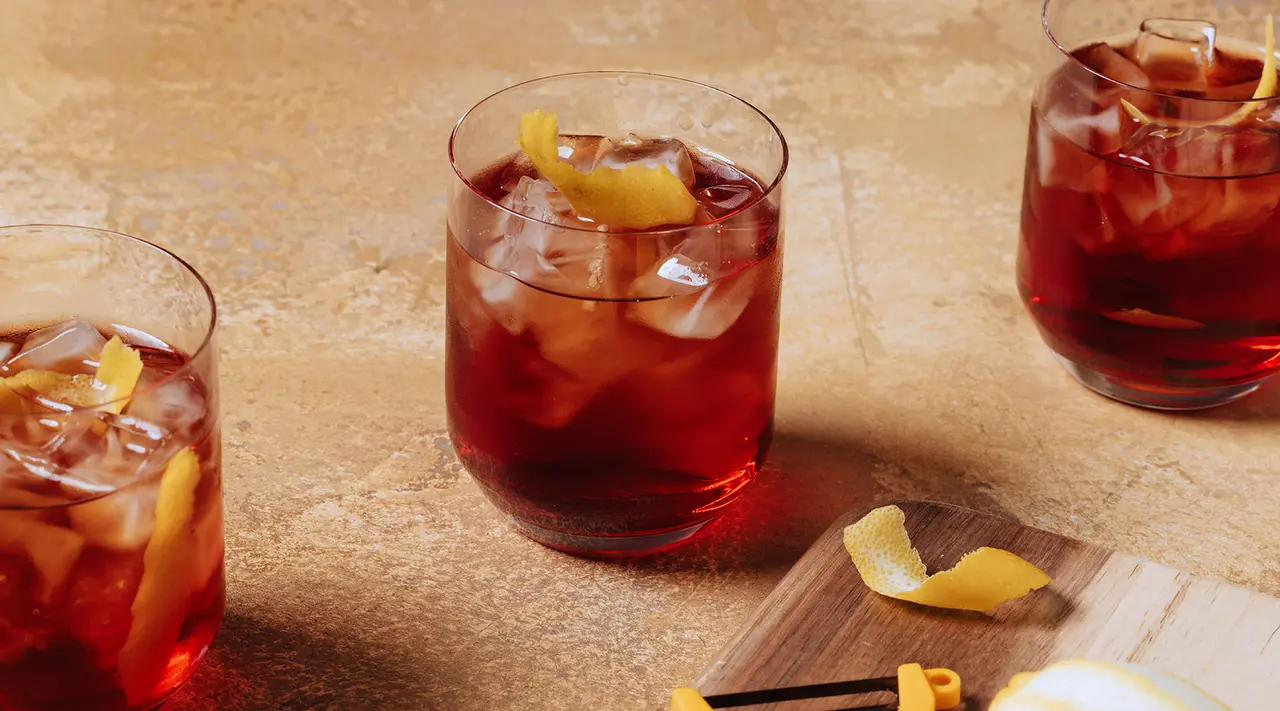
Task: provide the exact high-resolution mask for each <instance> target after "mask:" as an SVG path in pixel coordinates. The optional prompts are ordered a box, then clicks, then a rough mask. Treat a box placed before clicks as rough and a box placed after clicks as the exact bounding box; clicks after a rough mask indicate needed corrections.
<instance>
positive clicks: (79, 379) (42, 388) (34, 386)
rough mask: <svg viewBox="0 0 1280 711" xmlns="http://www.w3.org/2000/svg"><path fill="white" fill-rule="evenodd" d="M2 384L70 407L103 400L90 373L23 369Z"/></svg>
mask: <svg viewBox="0 0 1280 711" xmlns="http://www.w3.org/2000/svg"><path fill="white" fill-rule="evenodd" d="M4 385H5V386H6V387H9V388H12V387H14V386H17V387H23V388H27V389H29V390H33V391H35V393H36V394H37V395H39V396H40V397H41V398H43V399H44V400H46V401H49V402H52V403H57V404H59V405H68V406H70V407H94V406H97V405H101V404H102V403H103V402H104V397H103V395H104V393H103V392H102V391H101V390H99V389H97V388H96V387H94V377H93V376H92V375H68V374H67V373H55V372H53V371H51V370H24V371H22V372H20V373H18V374H17V375H14V376H11V377H9V378H7V379H5V382H4Z"/></svg>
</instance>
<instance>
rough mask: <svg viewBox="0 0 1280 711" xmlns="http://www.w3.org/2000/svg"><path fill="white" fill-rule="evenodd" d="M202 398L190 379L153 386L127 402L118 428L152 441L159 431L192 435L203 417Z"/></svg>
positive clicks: (203, 402) (203, 400)
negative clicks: (139, 431) (126, 417)
mask: <svg viewBox="0 0 1280 711" xmlns="http://www.w3.org/2000/svg"><path fill="white" fill-rule="evenodd" d="M205 406H206V403H205V397H204V394H203V393H201V392H200V389H199V388H198V387H197V386H196V384H195V383H193V382H192V381H191V380H189V379H186V378H174V379H171V380H169V381H167V382H164V383H161V384H159V385H156V386H153V387H151V388H150V389H147V390H145V391H143V392H141V393H139V394H137V395H134V397H133V398H132V399H130V400H129V404H128V405H127V406H125V409H124V414H125V415H127V416H128V417H129V418H133V419H127V420H121V421H120V424H121V426H124V427H127V428H128V429H130V430H132V431H137V430H139V429H141V430H142V432H143V434H144V435H145V436H146V437H147V438H148V439H152V440H154V439H155V438H154V437H153V434H156V430H154V429H153V428H159V429H160V430H162V431H163V432H164V433H166V434H167V435H179V436H189V435H194V434H196V430H197V429H198V428H199V426H200V421H201V420H202V419H203V417H204V414H205Z"/></svg>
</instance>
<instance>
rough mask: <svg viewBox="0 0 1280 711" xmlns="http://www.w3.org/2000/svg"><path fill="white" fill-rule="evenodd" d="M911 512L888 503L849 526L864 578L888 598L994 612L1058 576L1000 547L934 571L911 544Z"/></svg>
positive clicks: (849, 544) (847, 538) (847, 540)
mask: <svg viewBox="0 0 1280 711" xmlns="http://www.w3.org/2000/svg"><path fill="white" fill-rule="evenodd" d="M905 522H906V514H904V513H903V512H902V509H900V508H898V507H897V506H883V507H881V508H878V509H875V510H874V511H871V512H870V513H868V514H867V515H866V516H863V517H862V518H861V519H860V520H859V521H858V522H857V523H854V524H852V525H850V526H848V527H846V528H845V529H844V547H845V549H846V550H847V551H849V556H850V557H851V558H853V564H854V566H855V567H856V568H857V569H858V574H859V575H861V576H862V581H863V582H864V583H866V584H867V587H869V588H871V589H872V590H874V591H875V592H877V593H879V594H881V595H884V596H886V597H892V598H895V599H898V600H905V601H907V602H914V603H916V604H918V605H927V606H929V607H942V608H948V609H952V610H972V611H975V612H990V611H991V610H994V609H995V608H997V607H999V606H1000V605H1001V604H1002V603H1005V602H1008V601H1009V600H1014V599H1016V598H1019V597H1022V596H1023V595H1026V594H1027V593H1029V592H1031V591H1033V590H1038V589H1040V588H1042V587H1044V586H1046V585H1048V584H1050V583H1052V582H1053V580H1052V579H1051V578H1050V577H1049V576H1048V575H1046V574H1045V573H1044V571H1042V570H1040V569H1039V568H1037V567H1036V566H1034V565H1032V564H1031V563H1028V562H1027V561H1025V560H1023V559H1022V558H1019V557H1018V556H1016V555H1014V554H1012V553H1010V552H1008V551H1004V550H1000V549H999V548H986V547H983V548H979V549H977V550H975V551H973V552H971V553H969V554H967V555H965V556H964V558H961V559H960V562H959V563H957V564H956V566H955V567H954V568H952V569H950V570H946V571H943V572H940V573H935V574H934V575H929V574H928V571H927V569H926V568H925V565H924V561H922V560H921V559H920V554H919V553H917V552H916V550H915V548H913V547H912V546H911V539H910V537H909V536H908V535H907V529H906V526H905V525H904V524H905Z"/></svg>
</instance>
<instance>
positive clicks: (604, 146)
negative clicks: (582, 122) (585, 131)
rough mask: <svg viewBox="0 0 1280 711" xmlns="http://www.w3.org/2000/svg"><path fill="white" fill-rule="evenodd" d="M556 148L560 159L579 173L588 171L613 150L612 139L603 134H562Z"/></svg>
mask: <svg viewBox="0 0 1280 711" xmlns="http://www.w3.org/2000/svg"><path fill="white" fill-rule="evenodd" d="M556 150H557V154H558V155H559V156H560V160H563V161H565V162H566V163H568V164H569V165H572V166H573V167H574V169H576V170H577V171H578V172H579V173H590V172H591V171H592V170H595V167H596V166H597V165H598V164H599V163H600V159H601V158H603V157H604V156H605V155H607V154H608V153H609V151H611V150H613V141H611V140H609V139H608V138H605V137H604V136H583V135H562V136H560V141H559V145H558V146H557V149H556Z"/></svg>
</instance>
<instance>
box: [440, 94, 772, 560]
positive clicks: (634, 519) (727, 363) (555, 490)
mask: <svg viewBox="0 0 1280 711" xmlns="http://www.w3.org/2000/svg"><path fill="white" fill-rule="evenodd" d="M542 81H543V82H548V83H549V84H550V86H551V90H550V91H546V92H538V91H534V90H536V89H537V88H538V85H539V84H540V82H534V83H533V84H531V85H524V88H523V91H522V87H516V89H514V90H508V92H504V93H503V94H499V95H497V97H495V98H491V99H489V100H488V101H487V102H486V103H482V104H481V105H480V106H478V107H477V109H474V110H473V111H472V113H471V114H469V115H468V117H467V118H464V119H463V121H462V123H461V124H460V125H459V131H458V133H457V134H455V137H454V145H453V148H454V158H455V165H457V164H458V160H459V155H458V153H459V151H460V150H465V149H466V147H465V145H463V144H464V143H466V142H468V141H474V138H472V137H471V136H470V135H468V131H467V129H468V121H480V122H485V121H488V120H490V119H489V116H488V113H489V111H488V110H489V109H497V110H495V111H494V113H499V114H501V115H503V117H504V118H507V119H509V120H508V121H506V122H505V125H502V122H495V123H496V125H498V126H499V127H500V128H501V129H505V130H501V131H500V133H499V135H498V136H493V137H490V136H486V140H485V143H486V144H490V145H487V146H486V149H488V151H489V152H487V153H486V152H482V155H483V156H484V158H483V159H475V160H471V161H470V163H471V166H474V167H473V168H470V169H468V168H469V167H470V166H463V167H460V171H459V175H460V180H459V183H458V185H457V187H456V189H455V192H454V196H453V200H452V203H451V209H450V219H449V234H448V247H447V255H448V256H447V262H448V267H447V268H448V287H447V296H446V299H447V310H448V345H447V363H446V372H447V391H448V405H449V422H450V428H451V433H452V436H453V441H454V446H455V449H456V451H457V453H458V456H459V457H460V459H461V460H462V462H463V464H464V465H465V466H466V468H467V470H468V471H469V472H470V473H471V474H472V476H474V477H475V479H476V480H477V481H478V482H479V483H480V485H481V486H482V487H483V489H484V491H485V493H486V494H487V495H488V496H489V498H490V499H491V500H492V501H493V502H494V503H495V504H497V505H498V506H499V507H500V508H501V509H503V510H504V511H506V512H507V513H508V514H510V515H511V516H512V518H513V519H514V521H515V522H516V525H517V526H518V527H519V528H520V529H521V530H522V531H524V532H525V533H526V534H528V535H530V536H531V537H533V538H534V539H536V540H539V541H541V542H544V543H547V544H548V545H552V546H555V547H558V548H562V549H566V550H571V551H575V552H580V553H588V554H594V555H623V554H634V553H640V552H645V551H650V550H654V549H660V548H662V547H665V546H668V545H671V544H674V543H676V542H679V541H680V540H683V539H684V538H687V537H688V536H689V535H691V534H692V533H693V532H695V531H696V530H697V528H698V527H700V526H701V525H702V524H704V523H705V522H706V521H707V520H709V519H710V518H712V517H714V516H715V515H716V513H717V512H718V511H719V510H720V509H721V508H722V507H724V506H726V505H727V504H729V503H730V502H731V501H733V500H734V498H735V497H736V496H737V494H738V492H739V491H740V490H741V489H742V487H744V486H745V485H746V484H747V483H748V482H750V480H751V479H752V478H753V477H754V476H755V474H756V471H757V469H758V467H759V466H760V463H761V461H762V459H763V458H764V456H765V453H766V452H767V449H768V446H769V441H770V438H771V435H772V429H773V406H774V384H775V370H776V361H777V346H778V314H779V300H780V286H781V269H782V221H781V192H780V188H779V186H778V182H779V181H780V179H781V174H782V169H783V167H784V163H785V149H784V146H783V143H782V138H781V136H780V135H779V134H778V133H777V131H776V129H775V128H774V127H773V126H772V124H771V123H770V122H769V121H768V120H767V119H766V118H765V117H763V116H762V115H761V114H759V113H758V112H756V111H754V110H753V109H750V107H748V106H746V105H745V104H742V103H741V102H738V101H737V100H734V99H732V97H727V95H724V94H721V93H720V92H716V91H715V90H712V89H709V88H706V87H701V86H698V85H693V84H688V83H685V82H679V81H677V80H671V79H665V78H660V77H646V76H644V75H640V76H628V75H616V74H593V75H579V76H577V77H574V76H569V77H561V78H553V79H549V80H542ZM650 83H652V84H653V85H654V86H653V87H646V85H647V84H650ZM557 90H558V91H561V92H564V94H563V95H562V96H558V95H557V94H556V91H557ZM526 92H528V93H526ZM615 93H617V94H632V93H635V94H638V95H640V96H650V97H656V98H657V100H664V99H665V100H666V101H670V102H671V103H672V104H673V105H676V106H688V107H689V108H688V109H685V110H687V111H688V115H689V117H690V118H686V120H683V121H682V120H680V119H679V118H678V117H676V118H675V120H671V121H670V122H669V123H666V124H662V123H660V121H661V117H660V116H659V117H655V116H649V117H646V116H644V115H641V116H639V117H634V116H632V115H628V114H625V113H623V114H620V115H611V116H610V115H605V116H600V113H604V114H608V112H593V111H585V112H584V111H581V110H579V111H574V110H562V111H560V112H559V113H558V116H552V115H550V114H546V113H544V112H542V111H538V110H535V109H540V108H545V107H546V106H547V105H548V104H551V105H552V106H554V105H555V104H557V103H560V104H561V105H565V104H567V105H570V106H572V105H573V104H574V103H577V102H581V103H586V104H589V105H595V102H596V101H597V100H598V97H597V95H603V96H605V97H608V96H611V95H613V94H615ZM512 94H514V96H513V95H512ZM535 94H537V95H535ZM574 97H576V99H577V101H576V102H575V101H570V100H569V98H574ZM700 101H701V102H705V103H704V106H709V107H714V108H715V109H716V110H723V111H726V112H728V111H733V112H735V113H732V114H729V115H725V116H724V117H723V118H722V120H723V121H725V122H726V123H729V124H733V123H735V122H736V124H737V127H738V128H737V130H738V131H739V132H740V133H742V134H747V133H750V137H749V138H745V137H744V136H743V135H737V134H733V133H721V134H719V135H718V134H717V132H716V131H715V130H714V129H715V125H714V123H712V126H711V127H705V126H701V124H698V123H696V122H694V121H693V120H692V118H691V116H692V115H695V114H696V113H697V111H698V108H699V102H700ZM490 102H497V104H498V105H499V106H497V107H492V106H487V105H486V104H489V103H490ZM521 104H523V106H521ZM579 105H580V104H579ZM530 111H532V113H530ZM477 112H479V113H477ZM522 112H523V113H522ZM645 118H650V119H656V120H652V121H651V122H650V125H648V126H645V125H635V126H632V125H630V124H632V123H636V124H641V123H643V121H644V119H645ZM547 121H550V122H552V124H554V127H553V126H552V124H547V123H546V122H547ZM557 122H562V123H564V124H565V125H566V126H569V127H572V130H571V131H570V130H563V131H562V130H561V129H560V128H559V125H560V124H559V123H557ZM681 123H683V124H684V125H685V126H686V127H687V126H688V125H689V124H690V123H695V125H699V126H700V128H701V129H702V130H701V131H691V130H685V131H683V132H682V131H681V128H680V124H681ZM517 126H519V127H520V132H519V133H520V137H521V141H520V144H521V145H520V150H518V151H515V152H512V151H511V149H510V148H508V147H507V146H511V147H513V148H514V147H516V146H514V145H512V143H511V137H514V136H515V135H516V133H517V131H516V128H517ZM531 126H532V127H533V128H531ZM682 133H683V135H681V134H682ZM534 134H537V135H534ZM699 138H701V139H703V140H705V141H706V143H703V142H700V141H699V140H698V139H699ZM490 139H491V140H490ZM502 139H505V140H502ZM540 141H541V142H542V145H541V147H539V146H538V145H537V144H538V143H539V142H540ZM735 142H736V143H735ZM492 144H496V146H494V145H492ZM494 148H496V149H497V150H496V151H495V150H493V149H494ZM735 149H737V151H738V152H737V153H735ZM531 153H532V154H533V155H532V157H531V155H530V154H531ZM540 153H545V155H539V154H540ZM744 153H745V154H747V155H745V156H742V155H740V154H744ZM744 158H745V159H744ZM740 160H741V162H740Z"/></svg>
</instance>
